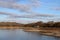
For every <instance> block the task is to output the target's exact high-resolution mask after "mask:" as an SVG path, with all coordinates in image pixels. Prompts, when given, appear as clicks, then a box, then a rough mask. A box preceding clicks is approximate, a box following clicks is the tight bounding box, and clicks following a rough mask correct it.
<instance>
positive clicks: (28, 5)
mask: <svg viewBox="0 0 60 40" xmlns="http://www.w3.org/2000/svg"><path fill="white" fill-rule="evenodd" d="M59 19H60V0H12V1H10V0H0V22H7V21H10V22H11V21H13V22H19V23H31V22H37V21H44V22H47V21H59Z"/></svg>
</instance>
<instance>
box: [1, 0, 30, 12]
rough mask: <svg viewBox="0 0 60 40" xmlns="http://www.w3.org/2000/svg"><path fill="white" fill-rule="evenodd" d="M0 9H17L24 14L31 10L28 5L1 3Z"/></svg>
mask: <svg viewBox="0 0 60 40" xmlns="http://www.w3.org/2000/svg"><path fill="white" fill-rule="evenodd" d="M0 7H4V8H10V9H16V10H19V11H23V12H28V11H30V10H31V7H30V6H29V5H28V4H18V3H10V2H4V1H0Z"/></svg>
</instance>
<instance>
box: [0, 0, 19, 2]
mask: <svg viewBox="0 0 60 40" xmlns="http://www.w3.org/2000/svg"><path fill="white" fill-rule="evenodd" d="M0 1H5V2H18V1H20V0H0Z"/></svg>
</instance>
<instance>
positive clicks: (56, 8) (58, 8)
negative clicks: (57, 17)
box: [52, 7, 60, 11]
mask: <svg viewBox="0 0 60 40" xmlns="http://www.w3.org/2000/svg"><path fill="white" fill-rule="evenodd" d="M52 9H53V10H59V11H60V7H54V8H52Z"/></svg>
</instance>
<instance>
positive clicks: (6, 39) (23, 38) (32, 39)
mask: <svg viewBox="0 0 60 40" xmlns="http://www.w3.org/2000/svg"><path fill="white" fill-rule="evenodd" d="M0 40H60V38H58V37H52V36H45V35H41V34H39V33H37V32H24V31H23V30H22V29H20V30H18V29H17V30H0Z"/></svg>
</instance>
